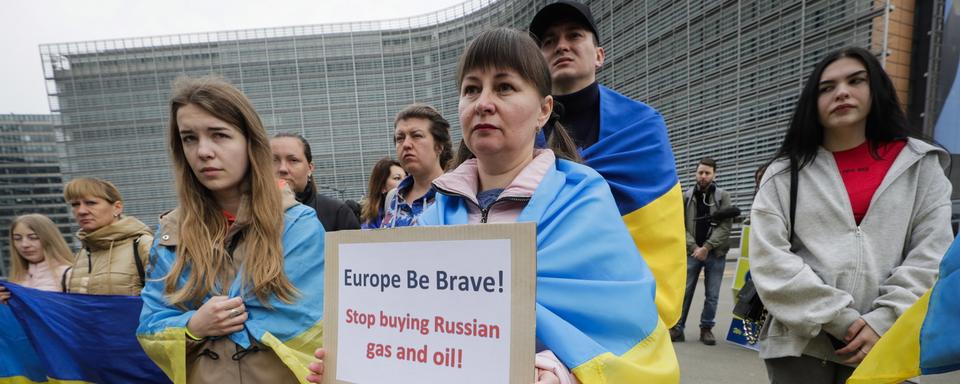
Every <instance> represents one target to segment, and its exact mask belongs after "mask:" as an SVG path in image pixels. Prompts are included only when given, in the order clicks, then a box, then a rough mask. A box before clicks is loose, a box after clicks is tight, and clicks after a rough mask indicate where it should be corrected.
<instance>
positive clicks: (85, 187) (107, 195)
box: [63, 177, 123, 204]
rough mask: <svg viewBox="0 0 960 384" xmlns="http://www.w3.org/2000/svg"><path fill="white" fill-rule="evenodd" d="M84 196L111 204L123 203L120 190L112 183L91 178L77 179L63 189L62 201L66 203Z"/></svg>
mask: <svg viewBox="0 0 960 384" xmlns="http://www.w3.org/2000/svg"><path fill="white" fill-rule="evenodd" d="M84 196H93V197H99V198H101V199H104V200H106V201H107V202H108V203H110V204H113V203H116V202H118V201H120V202H123V197H122V196H120V190H119V189H117V186H115V185H113V183H111V182H109V181H106V180H101V179H97V178H93V177H78V178H76V179H73V180H70V182H69V183H67V185H66V186H64V187H63V199H64V200H66V201H68V202H69V201H71V200H76V199H82V198H83V197H84Z"/></svg>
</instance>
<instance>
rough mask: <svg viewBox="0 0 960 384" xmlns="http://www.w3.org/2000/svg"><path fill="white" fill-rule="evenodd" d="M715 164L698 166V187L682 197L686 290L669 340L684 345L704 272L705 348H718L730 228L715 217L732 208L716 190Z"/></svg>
mask: <svg viewBox="0 0 960 384" xmlns="http://www.w3.org/2000/svg"><path fill="white" fill-rule="evenodd" d="M716 171H717V162H716V161H715V160H713V159H711V158H709V157H707V158H704V159H702V160H700V162H699V163H697V169H696V177H697V183H696V184H695V185H694V186H693V187H690V188H687V191H686V192H684V194H683V201H684V204H683V208H684V209H683V211H684V218H685V222H684V223H685V224H686V228H687V253H688V254H689V255H688V256H687V290H686V294H685V295H684V297H683V314H682V315H681V316H680V322H678V323H677V325H675V326H674V327H673V328H671V329H670V339H671V340H673V341H684V339H685V337H684V335H683V329H684V325H685V324H686V322H687V315H688V314H689V313H690V302H691V301H693V293H694V292H695V291H696V290H697V281H698V280H699V279H700V271H701V270H702V271H703V290H704V301H703V312H702V313H701V314H700V341H701V342H703V343H704V344H706V345H715V344H717V339H716V338H715V337H714V336H713V332H712V330H713V326H714V325H715V324H716V320H715V317H716V315H717V303H718V300H719V298H720V283H721V282H722V281H723V269H724V266H725V265H726V261H727V260H726V257H727V251H729V250H730V245H729V241H730V228H731V227H732V226H733V218H732V217H731V218H726V219H724V220H719V221H718V220H715V219H714V217H713V216H714V214H715V213H716V212H718V211H721V210H724V209H729V208H731V207H732V205H731V203H730V193H729V192H727V191H726V190H724V189H723V188H720V187H719V186H717V183H716V182H715V178H716V177H717V173H716Z"/></svg>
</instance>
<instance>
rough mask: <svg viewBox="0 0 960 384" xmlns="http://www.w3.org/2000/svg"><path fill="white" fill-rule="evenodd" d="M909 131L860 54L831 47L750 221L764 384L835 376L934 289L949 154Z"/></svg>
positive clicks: (890, 92) (873, 67) (945, 224)
mask: <svg viewBox="0 0 960 384" xmlns="http://www.w3.org/2000/svg"><path fill="white" fill-rule="evenodd" d="M919 137H920V135H919V134H918V133H916V132H914V131H913V130H912V129H910V128H909V126H908V123H907V121H906V118H905V116H904V114H903V111H902V110H901V109H900V103H899V101H898V100H897V96H896V92H895V90H894V88H893V84H892V82H891V81H890V78H889V77H888V76H887V74H886V73H885V72H884V70H883V68H882V67H881V65H880V63H879V61H878V60H877V59H876V58H875V57H874V55H873V54H872V53H870V52H869V51H867V50H865V49H862V48H844V49H840V50H837V51H834V52H831V53H829V54H828V55H827V56H826V57H825V58H824V59H822V60H821V61H820V62H819V63H818V64H817V66H816V67H815V68H814V70H813V72H812V73H811V74H810V76H809V77H808V78H807V82H806V85H805V86H804V88H803V91H802V93H801V94H800V100H799V102H798V103H797V106H796V109H795V111H794V114H793V119H792V120H791V123H790V126H789V128H788V129H787V133H786V137H785V138H784V142H783V145H782V146H781V147H780V150H779V151H778V152H777V154H776V156H774V159H773V160H772V161H771V162H770V164H769V165H768V167H767V169H766V171H765V172H764V174H763V177H762V180H761V181H760V186H759V189H758V191H757V195H756V199H755V200H754V203H753V209H752V213H751V218H750V220H751V228H752V232H751V234H750V247H749V249H750V252H751V254H750V270H751V275H752V277H753V281H754V283H755V284H756V289H757V292H758V293H759V295H760V298H761V299H762V300H763V303H764V305H765V306H766V309H767V311H768V312H769V315H768V317H767V320H766V322H765V324H764V327H763V330H762V331H761V334H760V357H761V358H762V359H764V363H765V364H766V367H767V375H768V376H769V378H770V380H771V382H776V383H799V382H837V383H842V382H844V381H845V380H846V378H847V377H849V376H850V374H851V373H852V372H853V370H854V368H853V367H854V366H856V365H857V364H859V363H860V361H862V360H863V358H864V357H865V356H866V355H867V354H868V353H869V352H870V350H871V349H872V348H873V346H874V344H875V343H876V342H877V339H878V338H879V336H880V335H883V334H884V333H885V332H886V331H887V330H888V329H889V328H890V326H891V325H892V324H893V322H894V321H895V320H896V319H897V318H898V317H899V316H900V315H901V314H903V312H904V311H905V310H906V309H907V308H908V307H909V306H910V305H911V304H913V303H914V302H915V301H917V299H918V298H919V297H920V295H922V294H923V293H924V292H925V291H926V290H927V289H929V288H930V287H931V286H932V285H933V283H934V281H935V279H936V276H937V267H938V263H939V260H940V258H941V257H942V256H943V254H944V252H945V251H946V250H947V247H948V246H949V245H950V241H951V240H952V238H953V236H952V233H951V231H950V191H951V187H950V182H949V181H948V180H947V178H946V176H944V172H943V169H944V168H943V167H945V166H946V165H947V164H949V158H948V156H947V154H946V152H945V151H943V150H942V149H940V148H937V147H936V146H933V145H930V144H928V143H927V142H925V141H923V140H920V139H918V138H919Z"/></svg>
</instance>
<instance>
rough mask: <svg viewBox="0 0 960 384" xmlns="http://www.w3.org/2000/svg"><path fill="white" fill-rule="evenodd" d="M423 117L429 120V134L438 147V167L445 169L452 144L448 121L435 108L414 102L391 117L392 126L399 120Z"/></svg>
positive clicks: (395, 125)
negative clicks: (394, 116)
mask: <svg viewBox="0 0 960 384" xmlns="http://www.w3.org/2000/svg"><path fill="white" fill-rule="evenodd" d="M407 119H424V120H427V121H429V122H430V135H431V136H433V142H434V144H436V145H437V146H438V147H439V148H440V155H439V156H437V157H438V158H439V159H440V168H443V169H447V163H448V162H449V161H450V159H452V158H453V148H452V147H453V144H451V142H450V122H448V121H447V119H444V118H443V115H441V114H440V112H438V111H437V110H436V109H435V108H433V107H431V106H429V105H426V104H423V103H414V104H411V105H409V106H407V107H406V108H404V109H403V110H401V111H400V112H398V113H397V117H396V118H395V119H393V127H394V128H396V127H397V124H398V123H400V121H401V120H407ZM388 169H389V168H388Z"/></svg>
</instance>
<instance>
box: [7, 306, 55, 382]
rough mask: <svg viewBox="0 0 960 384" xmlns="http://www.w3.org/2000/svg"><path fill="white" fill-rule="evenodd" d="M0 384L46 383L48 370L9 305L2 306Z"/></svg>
mask: <svg viewBox="0 0 960 384" xmlns="http://www.w3.org/2000/svg"><path fill="white" fill-rule="evenodd" d="M0 351H3V352H0V355H2V356H3V358H0V383H5V384H6V383H10V384H13V383H17V384H21V383H22V384H30V383H45V382H47V374H46V372H47V371H46V369H45V368H44V367H43V363H41V362H40V357H38V356H37V352H36V351H34V350H33V345H31V344H30V339H28V338H27V334H26V333H23V328H21V327H20V322H18V321H17V318H16V317H14V316H13V312H12V311H10V306H9V305H2V304H0Z"/></svg>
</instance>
